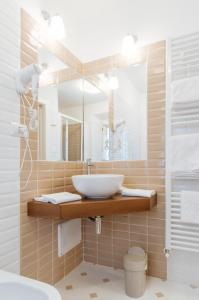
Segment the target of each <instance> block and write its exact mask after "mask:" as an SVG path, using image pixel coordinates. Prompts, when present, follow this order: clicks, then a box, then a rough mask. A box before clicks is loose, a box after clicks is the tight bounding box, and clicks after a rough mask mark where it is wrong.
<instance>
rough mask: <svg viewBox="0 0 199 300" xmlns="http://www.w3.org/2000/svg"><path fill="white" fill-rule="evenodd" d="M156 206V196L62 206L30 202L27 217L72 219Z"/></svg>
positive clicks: (79, 202)
mask: <svg viewBox="0 0 199 300" xmlns="http://www.w3.org/2000/svg"><path fill="white" fill-rule="evenodd" d="M156 204H157V195H154V196H152V197H151V198H145V197H123V196H121V195H116V196H114V197H113V198H110V199H100V200H99V199H83V200H81V201H75V202H67V203H62V204H50V203H43V202H38V201H34V200H32V201H30V202H29V203H28V215H29V216H32V217H39V218H51V219H74V218H82V217H94V216H107V215H113V214H126V213H130V212H134V211H145V210H150V209H151V208H153V207H154V206H156Z"/></svg>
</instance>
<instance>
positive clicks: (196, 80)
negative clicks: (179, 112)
mask: <svg viewBox="0 0 199 300" xmlns="http://www.w3.org/2000/svg"><path fill="white" fill-rule="evenodd" d="M193 101H199V76H194V77H189V78H185V79H180V80H176V81H174V82H173V84H172V102H173V104H180V103H186V102H193Z"/></svg>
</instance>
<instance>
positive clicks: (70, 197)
mask: <svg viewBox="0 0 199 300" xmlns="http://www.w3.org/2000/svg"><path fill="white" fill-rule="evenodd" d="M81 199H82V197H81V196H80V195H78V194H72V193H67V192H63V193H56V194H48V195H41V196H39V197H35V198H34V200H36V201H41V202H46V203H52V204H60V203H64V202H72V201H78V200H81Z"/></svg>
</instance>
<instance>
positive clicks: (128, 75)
mask: <svg viewBox="0 0 199 300" xmlns="http://www.w3.org/2000/svg"><path fill="white" fill-rule="evenodd" d="M88 80H89V81H90V82H92V87H93V88H91V87H90V88H88V87H87V84H85V83H86V82H85V83H84V91H85V93H84V158H85V159H86V158H91V159H92V160H94V161H114V160H145V159H147V66H146V64H140V65H136V66H135V65H131V66H128V67H125V68H120V69H117V70H115V71H112V72H108V73H106V74H98V75H97V76H95V77H93V78H88Z"/></svg>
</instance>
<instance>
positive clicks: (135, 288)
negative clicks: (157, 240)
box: [124, 247, 147, 298]
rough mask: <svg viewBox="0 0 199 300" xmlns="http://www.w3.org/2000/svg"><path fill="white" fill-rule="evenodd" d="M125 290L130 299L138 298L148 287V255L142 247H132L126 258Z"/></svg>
mask: <svg viewBox="0 0 199 300" xmlns="http://www.w3.org/2000/svg"><path fill="white" fill-rule="evenodd" d="M124 270H125V290H126V294H127V295H128V296H129V297H133V298H138V297H141V296H142V295H143V294H144V291H145V286H146V270H147V254H146V253H145V251H144V250H143V249H142V248H140V247H132V248H130V249H129V251H128V254H126V255H125V256H124Z"/></svg>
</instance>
